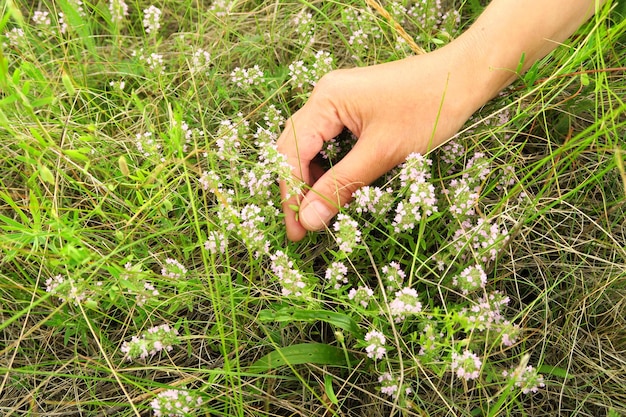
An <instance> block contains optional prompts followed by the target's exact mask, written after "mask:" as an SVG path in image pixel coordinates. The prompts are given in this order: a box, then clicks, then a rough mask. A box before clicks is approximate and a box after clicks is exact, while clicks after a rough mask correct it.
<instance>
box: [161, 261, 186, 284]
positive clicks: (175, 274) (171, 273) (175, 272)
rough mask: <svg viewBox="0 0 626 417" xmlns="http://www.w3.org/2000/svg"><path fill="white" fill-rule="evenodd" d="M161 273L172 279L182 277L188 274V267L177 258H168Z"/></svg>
mask: <svg viewBox="0 0 626 417" xmlns="http://www.w3.org/2000/svg"><path fill="white" fill-rule="evenodd" d="M161 275H163V276H164V277H168V278H171V279H182V278H184V277H185V275H187V268H185V266H184V265H183V264H181V263H180V262H179V261H177V260H176V259H173V258H167V259H166V260H165V265H164V266H163V268H161Z"/></svg>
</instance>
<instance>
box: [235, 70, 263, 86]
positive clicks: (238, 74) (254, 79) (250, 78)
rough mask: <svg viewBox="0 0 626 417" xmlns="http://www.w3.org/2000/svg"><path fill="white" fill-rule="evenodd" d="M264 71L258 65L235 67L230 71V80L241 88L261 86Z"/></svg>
mask: <svg viewBox="0 0 626 417" xmlns="http://www.w3.org/2000/svg"><path fill="white" fill-rule="evenodd" d="M263 76H264V74H263V71H261V68H259V66H258V65H255V66H253V67H252V68H239V67H237V68H235V69H234V70H233V71H232V72H231V73H230V80H231V81H232V82H233V83H234V84H235V85H236V86H237V87H239V88H242V89H247V88H250V87H252V86H259V85H261V83H262V82H263Z"/></svg>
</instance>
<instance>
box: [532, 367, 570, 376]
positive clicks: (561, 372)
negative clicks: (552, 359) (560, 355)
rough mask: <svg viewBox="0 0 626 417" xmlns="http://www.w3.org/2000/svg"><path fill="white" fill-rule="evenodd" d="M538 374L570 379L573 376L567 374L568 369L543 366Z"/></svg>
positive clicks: (539, 368)
mask: <svg viewBox="0 0 626 417" xmlns="http://www.w3.org/2000/svg"><path fill="white" fill-rule="evenodd" d="M537 372H539V373H540V374H545V375H552V376H556V377H557V378H562V379H570V378H573V377H574V376H573V375H570V374H569V373H568V372H567V369H563V368H559V367H558V366H549V365H541V366H539V367H538V368H537Z"/></svg>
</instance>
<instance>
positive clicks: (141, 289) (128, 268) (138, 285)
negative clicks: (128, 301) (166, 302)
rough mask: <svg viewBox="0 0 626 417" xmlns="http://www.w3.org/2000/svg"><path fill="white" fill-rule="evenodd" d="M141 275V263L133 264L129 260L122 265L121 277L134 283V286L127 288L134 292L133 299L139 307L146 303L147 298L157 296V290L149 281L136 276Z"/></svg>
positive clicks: (131, 292)
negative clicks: (122, 272)
mask: <svg viewBox="0 0 626 417" xmlns="http://www.w3.org/2000/svg"><path fill="white" fill-rule="evenodd" d="M142 275H143V271H142V270H141V264H136V265H133V264H132V263H131V262H127V263H126V265H124V274H123V275H122V279H123V280H125V281H129V282H133V283H134V287H131V288H130V289H129V293H130V294H135V301H136V302H137V305H138V306H139V307H141V306H143V305H144V304H146V303H147V302H148V300H151V299H153V298H154V297H158V296H159V291H158V290H157V289H156V288H155V286H154V285H153V284H152V283H151V282H149V281H142V280H138V279H137V277H141V276H142ZM137 281H139V282H137Z"/></svg>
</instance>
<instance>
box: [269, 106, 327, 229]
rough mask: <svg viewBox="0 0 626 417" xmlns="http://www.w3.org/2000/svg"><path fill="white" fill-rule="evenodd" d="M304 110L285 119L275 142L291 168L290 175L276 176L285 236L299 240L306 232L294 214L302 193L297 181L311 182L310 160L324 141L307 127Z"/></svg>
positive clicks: (310, 183)
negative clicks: (283, 217)
mask: <svg viewBox="0 0 626 417" xmlns="http://www.w3.org/2000/svg"><path fill="white" fill-rule="evenodd" d="M303 109H304V108H303ZM303 109H300V110H299V111H297V112H296V113H294V115H293V116H292V117H291V118H290V119H289V120H288V121H287V123H286V124H285V129H284V130H283V132H282V133H281V135H280V137H279V138H278V141H277V143H276V145H277V148H278V151H279V152H280V153H281V154H283V155H285V157H286V159H287V163H288V164H289V166H290V167H291V176H292V178H280V179H279V185H280V194H281V200H282V208H283V213H284V214H285V227H286V229H287V238H288V239H289V240H291V241H299V240H301V239H302V238H303V237H304V236H305V235H306V229H304V227H302V225H301V224H300V222H299V221H298V216H297V211H298V208H299V206H300V199H301V198H302V194H301V189H300V187H297V186H296V184H298V183H299V184H302V183H304V184H306V185H309V186H310V185H312V179H311V161H312V160H313V158H315V156H316V155H317V154H318V153H319V151H320V150H321V149H322V146H323V144H324V139H323V138H322V137H321V136H320V135H319V134H318V133H316V131H315V130H314V129H311V128H310V127H308V126H307V124H308V123H307V121H306V114H305V115H304V116H305V117H304V118H303V116H302V110H303Z"/></svg>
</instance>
